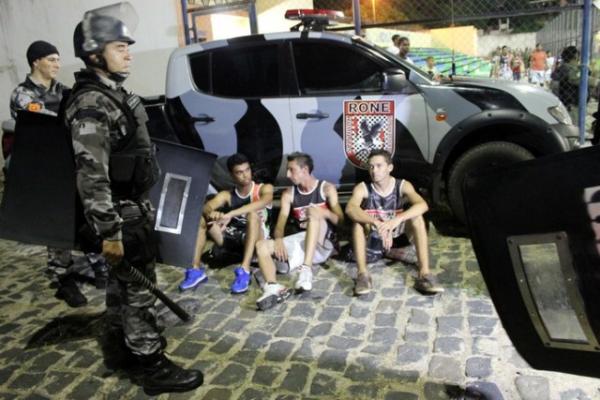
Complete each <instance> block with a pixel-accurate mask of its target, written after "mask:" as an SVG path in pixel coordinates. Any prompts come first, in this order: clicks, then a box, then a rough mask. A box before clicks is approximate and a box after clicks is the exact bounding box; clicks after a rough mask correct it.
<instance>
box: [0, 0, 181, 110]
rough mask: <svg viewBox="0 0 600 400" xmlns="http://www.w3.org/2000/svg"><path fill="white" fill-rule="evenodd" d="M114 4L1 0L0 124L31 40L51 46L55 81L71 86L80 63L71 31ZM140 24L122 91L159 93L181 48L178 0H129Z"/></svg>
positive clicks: (97, 0)
mask: <svg viewBox="0 0 600 400" xmlns="http://www.w3.org/2000/svg"><path fill="white" fill-rule="evenodd" d="M115 2H116V0H85V1H78V0H54V1H48V0H0V121H1V120H5V119H8V118H9V115H10V114H9V97H10V93H11V91H12V90H13V88H14V87H15V86H16V85H17V84H18V83H19V82H21V81H22V80H23V79H24V78H25V75H26V74H27V73H28V72H29V66H28V65H27V60H26V58H25V51H26V49H27V46H29V44H30V43H31V42H33V41H35V40H40V39H42V40H46V41H48V42H51V43H52V44H54V45H55V46H56V47H57V48H58V49H59V51H60V53H61V62H62V69H61V72H60V74H59V80H60V81H62V82H64V83H65V84H68V85H71V84H73V72H74V71H76V70H78V69H80V68H81V67H82V66H83V63H82V62H81V61H80V60H79V59H77V58H75V56H74V54H73V30H74V28H75V26H76V24H77V23H78V22H79V21H80V20H81V18H82V17H83V14H84V12H85V11H86V10H89V9H93V8H96V7H101V6H105V5H109V4H114V3H115ZM130 3H131V4H132V6H133V7H134V8H135V10H136V12H137V14H138V17H139V23H138V26H137V29H136V30H135V32H133V36H134V37H135V39H136V40H137V42H136V43H135V44H134V45H133V46H132V48H131V50H132V54H133V58H134V61H133V66H132V76H131V77H130V78H129V79H128V80H127V82H126V87H127V88H129V89H131V90H133V91H135V92H137V93H139V94H141V95H155V94H163V93H164V90H165V74H166V68H167V61H168V57H169V55H170V53H171V51H172V50H173V49H174V48H176V47H178V45H179V40H180V39H179V38H178V35H179V31H180V29H179V20H180V18H179V17H180V15H179V11H178V10H179V6H178V3H179V0H130Z"/></svg>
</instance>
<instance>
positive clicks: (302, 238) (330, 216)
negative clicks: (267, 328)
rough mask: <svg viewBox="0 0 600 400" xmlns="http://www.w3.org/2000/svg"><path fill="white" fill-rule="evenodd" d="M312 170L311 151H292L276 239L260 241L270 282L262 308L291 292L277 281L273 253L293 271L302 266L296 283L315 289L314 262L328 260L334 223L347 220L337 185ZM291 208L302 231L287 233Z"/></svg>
mask: <svg viewBox="0 0 600 400" xmlns="http://www.w3.org/2000/svg"><path fill="white" fill-rule="evenodd" d="M312 171H313V160H312V158H311V156H310V155H308V154H305V153H298V152H296V153H292V154H290V155H288V157H287V177H288V178H289V179H290V180H291V181H292V184H293V186H292V187H288V188H287V189H285V191H284V192H283V193H282V195H281V210H280V212H279V216H278V218H277V224H276V225H275V232H274V234H273V237H274V239H273V240H259V241H258V242H257V243H256V255H257V256H258V265H259V266H260V269H261V271H262V273H263V276H264V279H265V282H266V283H265V285H264V287H263V292H264V293H263V295H262V296H261V297H259V298H258V300H257V301H256V303H257V306H258V308H259V309H260V310H266V309H268V308H271V307H273V306H274V305H275V304H277V303H280V302H282V301H283V300H285V298H286V297H287V296H288V295H289V292H288V290H287V288H286V287H285V286H283V285H281V284H278V283H277V280H276V276H275V275H276V270H275V263H274V262H273V259H272V258H271V257H272V256H273V255H274V256H275V258H276V259H277V260H279V261H280V262H284V261H287V263H288V266H289V271H292V270H294V269H296V268H299V269H300V274H299V277H298V280H297V282H296V285H295V287H296V289H297V290H304V291H309V290H311V289H312V265H313V264H320V263H323V262H325V261H326V260H327V259H328V258H329V256H330V255H331V252H332V251H333V248H334V245H333V242H332V240H333V236H334V226H335V225H337V224H339V223H340V222H341V221H342V220H343V218H344V213H343V211H342V209H341V207H340V205H339V203H338V194H337V190H336V188H335V186H334V185H332V184H331V183H328V182H325V181H320V180H318V179H317V178H315V177H314V176H313V175H312ZM290 212H291V213H292V221H293V224H294V226H295V228H296V230H298V231H299V232H298V233H295V234H293V235H289V236H286V237H284V236H283V235H284V231H285V225H286V222H287V219H288V216H289V215H290Z"/></svg>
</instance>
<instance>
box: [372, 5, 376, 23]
mask: <svg viewBox="0 0 600 400" xmlns="http://www.w3.org/2000/svg"><path fill="white" fill-rule="evenodd" d="M371 11H372V13H373V23H375V22H376V21H377V14H375V0H371Z"/></svg>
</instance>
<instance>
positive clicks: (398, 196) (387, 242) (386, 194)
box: [346, 150, 444, 295]
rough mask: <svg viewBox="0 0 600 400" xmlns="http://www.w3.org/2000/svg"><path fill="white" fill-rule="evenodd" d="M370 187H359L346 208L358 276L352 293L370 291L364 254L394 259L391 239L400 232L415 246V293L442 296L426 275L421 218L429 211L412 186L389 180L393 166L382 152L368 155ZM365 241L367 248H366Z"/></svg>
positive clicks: (425, 248)
mask: <svg viewBox="0 0 600 400" xmlns="http://www.w3.org/2000/svg"><path fill="white" fill-rule="evenodd" d="M368 163H369V175H370V176H371V183H370V184H366V183H364V182H361V183H359V184H358V185H356V186H355V187H354V190H353V192H352V197H351V198H350V201H349V202H348V205H347V206H346V214H347V215H348V217H350V219H351V220H352V221H353V222H354V224H353V228H352V243H353V249H354V254H355V257H356V265H357V267H358V273H357V277H356V284H355V287H354V292H355V293H356V294H357V295H363V294H367V293H369V292H370V291H371V289H372V287H373V283H372V280H371V275H370V274H369V271H368V270H367V253H369V255H374V256H375V257H371V259H373V258H375V259H376V258H377V255H379V258H381V257H383V256H385V257H389V258H392V257H393V256H394V254H393V253H394V250H395V249H394V239H396V238H397V237H399V236H400V234H401V233H403V231H404V227H405V224H406V228H407V234H408V236H409V238H410V239H411V242H413V243H414V244H415V246H416V252H417V260H418V266H419V275H418V277H417V279H416V280H415V289H417V290H418V291H419V292H421V293H424V294H434V293H439V292H443V290H444V289H443V288H441V287H439V286H438V285H437V284H436V283H435V281H434V278H433V275H431V273H430V271H429V249H428V239H427V229H426V227H425V220H424V219H423V214H424V213H425V212H426V211H427V210H428V209H429V207H428V206H427V203H426V202H425V200H424V199H423V198H422V197H421V196H420V195H419V193H417V191H416V190H415V188H414V187H413V185H412V184H411V183H410V182H408V181H406V180H400V179H396V178H394V177H393V176H391V173H392V170H393V169H394V164H393V162H392V156H391V154H390V153H389V152H387V151H385V150H374V151H372V152H371V154H370V155H369V160H368ZM367 241H368V244H367Z"/></svg>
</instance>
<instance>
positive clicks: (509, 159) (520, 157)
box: [447, 142, 534, 224]
mask: <svg viewBox="0 0 600 400" xmlns="http://www.w3.org/2000/svg"><path fill="white" fill-rule="evenodd" d="M532 158H534V157H533V154H531V153H530V152H529V151H528V150H527V149H525V148H523V147H521V146H519V145H517V144H514V143H510V142H488V143H484V144H480V145H477V146H475V147H473V148H472V149H470V150H468V151H466V152H465V154H463V155H462V156H461V157H459V158H458V160H456V162H455V163H454V165H453V166H452V168H451V169H450V173H449V174H448V181H447V184H448V189H447V190H448V201H449V202H450V208H452V212H453V213H454V216H455V217H456V219H457V220H458V222H460V223H461V224H466V221H467V218H466V215H465V209H464V206H463V196H462V185H463V182H464V180H465V178H466V176H467V173H469V172H471V171H478V170H482V169H485V168H487V167H493V166H499V165H508V164H512V163H515V162H518V161H524V160H530V159H532Z"/></svg>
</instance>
